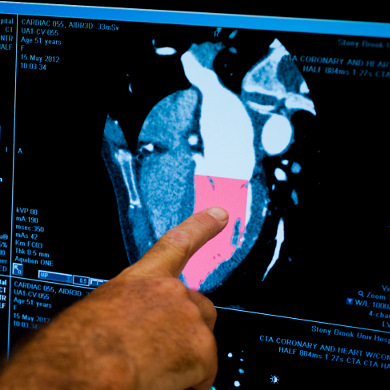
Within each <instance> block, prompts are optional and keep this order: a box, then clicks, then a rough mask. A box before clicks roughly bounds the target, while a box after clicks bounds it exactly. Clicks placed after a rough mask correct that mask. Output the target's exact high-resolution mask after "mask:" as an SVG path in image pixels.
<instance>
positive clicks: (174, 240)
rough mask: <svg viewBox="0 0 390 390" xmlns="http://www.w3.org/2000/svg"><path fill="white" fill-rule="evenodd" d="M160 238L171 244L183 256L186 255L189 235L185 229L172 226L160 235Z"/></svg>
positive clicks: (189, 239) (188, 248)
mask: <svg viewBox="0 0 390 390" xmlns="http://www.w3.org/2000/svg"><path fill="white" fill-rule="evenodd" d="M161 240H162V241H163V242H165V243H166V244H167V245H169V246H172V247H173V248H174V249H175V250H177V251H179V252H180V253H181V254H182V255H184V256H186V255H187V254H188V253H189V251H190V249H191V237H190V235H189V234H188V233H187V232H186V231H183V230H180V229H176V228H173V229H171V230H168V231H167V232H166V233H165V234H164V235H163V236H162V237H161Z"/></svg>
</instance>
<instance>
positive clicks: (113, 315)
mask: <svg viewBox="0 0 390 390" xmlns="http://www.w3.org/2000/svg"><path fill="white" fill-rule="evenodd" d="M227 222H228V214H227V212H226V211H225V210H223V209H220V208H212V209H209V210H205V211H202V212H200V213H197V214H194V215H193V216H191V217H190V218H188V219H187V220H186V221H184V222H183V223H182V224H180V225H179V226H177V227H175V228H173V229H171V230H170V231H168V232H167V233H166V234H165V235H164V236H163V237H161V238H160V240H159V241H158V242H157V243H156V244H155V245H154V246H153V247H152V248H151V249H150V250H149V251H148V252H147V253H146V254H145V255H144V256H143V257H142V258H141V259H140V260H139V261H138V262H137V263H136V264H134V265H133V266H131V267H128V268H127V269H125V270H124V271H122V272H121V273H120V274H119V275H118V276H116V277H115V278H113V279H111V280H110V281H109V282H107V283H106V284H104V285H103V286H101V287H99V288H97V289H96V290H94V291H93V292H92V293H91V294H89V295H88V296H87V297H86V298H84V299H82V300H80V301H79V302H78V303H76V304H74V305H73V306H71V307H69V308H68V309H66V310H65V311H64V312H62V313H61V314H60V315H59V316H58V317H57V318H56V319H54V320H52V321H51V323H50V324H49V325H48V326H47V327H45V328H43V329H41V330H40V331H38V332H37V334H36V336H34V337H33V338H32V340H30V341H29V342H28V343H27V344H26V345H25V346H23V347H22V348H21V349H20V350H19V351H18V352H17V353H16V354H15V356H14V357H13V358H12V359H11V361H10V362H9V364H8V366H6V368H5V369H4V371H3V373H2V375H1V376H0V388H1V389H2V390H6V389H7V390H8V389H15V390H16V389H18V390H19V389H23V390H35V389H39V390H46V389H50V390H53V389H56V390H57V389H66V390H69V389H72V390H73V389H75V390H79V389H126V390H151V389H153V390H185V389H195V390H209V389H210V387H211V386H212V384H213V382H214V379H215V376H216V373H217V347H216V342H215V338H214V335H213V329H214V324H215V321H216V310H215V308H214V305H213V304H212V302H211V301H209V300H208V299H207V298H206V297H204V296H202V295H201V294H200V293H198V292H196V291H192V290H189V289H188V288H186V287H185V286H184V284H183V283H182V282H180V281H179V280H178V279H177V278H178V276H179V275H180V273H181V271H182V269H183V268H184V266H185V264H186V262H187V261H188V259H189V258H190V257H191V256H192V255H193V254H194V253H195V252H196V251H197V250H198V249H199V248H200V247H201V246H202V245H204V244H205V243H206V242H207V241H208V240H209V239H211V238H212V237H214V236H215V235H216V234H218V233H219V232H220V231H221V230H222V229H223V228H224V227H225V226H226V224H227Z"/></svg>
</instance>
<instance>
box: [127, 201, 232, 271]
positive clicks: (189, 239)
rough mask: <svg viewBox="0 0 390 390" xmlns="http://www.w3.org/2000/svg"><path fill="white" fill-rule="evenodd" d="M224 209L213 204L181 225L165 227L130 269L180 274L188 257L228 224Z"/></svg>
mask: <svg viewBox="0 0 390 390" xmlns="http://www.w3.org/2000/svg"><path fill="white" fill-rule="evenodd" d="M228 220H229V214H228V212H227V211H226V210H224V209H222V208H219V207H213V208H211V209H207V210H203V211H201V212H199V213H196V214H193V215H192V216H191V217H189V218H187V219H186V220H185V221H184V222H182V223H181V224H180V225H178V226H176V227H174V228H172V229H170V230H168V231H167V232H166V233H165V234H164V235H163V236H162V237H161V238H160V239H159V240H158V241H157V242H156V244H155V245H154V246H153V247H152V248H151V249H149V251H148V252H146V253H145V255H144V256H143V257H142V258H141V259H140V260H139V261H138V262H137V263H136V264H134V265H133V266H132V268H133V271H137V272H142V273H146V274H151V275H154V276H156V275H161V276H166V275H169V276H174V277H179V275H180V274H181V272H182V270H183V268H184V266H185V265H186V263H187V261H188V260H189V259H190V257H191V256H192V255H193V254H194V253H195V252H196V251H197V250H198V249H199V248H200V247H202V246H203V245H204V244H205V243H206V242H207V241H209V240H211V239H212V238H213V237H215V236H216V235H217V234H218V233H219V232H220V231H221V230H222V229H223V228H224V227H225V226H226V225H227V223H228Z"/></svg>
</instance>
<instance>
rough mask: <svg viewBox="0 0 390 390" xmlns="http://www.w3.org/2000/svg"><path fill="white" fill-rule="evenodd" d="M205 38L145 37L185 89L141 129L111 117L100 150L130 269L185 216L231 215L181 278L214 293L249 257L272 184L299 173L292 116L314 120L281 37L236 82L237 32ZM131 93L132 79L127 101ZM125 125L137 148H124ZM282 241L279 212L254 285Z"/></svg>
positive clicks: (293, 194)
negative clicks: (292, 155)
mask: <svg viewBox="0 0 390 390" xmlns="http://www.w3.org/2000/svg"><path fill="white" fill-rule="evenodd" d="M210 35H211V34H210ZM211 36H212V39H208V40H207V39H198V40H193V41H192V42H190V43H188V44H187V46H186V47H185V49H183V45H182V46H181V47H180V48H178V47H175V46H174V45H172V44H171V45H168V44H167V43H166V42H164V40H158V39H151V42H150V46H151V48H152V50H153V56H154V57H155V58H162V59H167V58H168V59H174V61H176V64H179V65H178V68H179V69H181V72H182V75H183V78H185V82H186V83H185V84H186V85H185V87H184V88H183V87H182V85H180V86H179V88H178V89H177V90H175V91H173V92H170V93H169V94H167V95H166V96H163V97H161V98H159V100H158V101H157V102H156V103H155V104H154V105H153V107H152V108H151V109H150V110H149V112H148V113H147V114H146V116H145V118H144V120H143V123H139V124H137V123H136V121H134V122H133V125H131V126H129V125H127V126H126V129H124V127H125V126H122V124H121V120H120V119H117V118H115V117H113V116H112V115H110V114H108V116H107V119H106V124H105V129H104V136H103V147H102V156H103V158H104V161H105V164H106V167H107V170H108V172H109V175H110V178H111V181H112V184H113V189H114V191H115V196H116V200H117V205H118V215H119V220H120V226H121V230H122V236H123V242H124V245H125V248H126V252H127V257H128V261H129V263H130V264H132V263H134V262H135V261H137V259H139V258H140V256H142V255H143V254H144V253H145V252H146V251H147V250H148V249H149V248H150V247H151V246H152V245H153V244H154V243H155V242H156V240H157V239H159V238H160V237H161V236H162V235H163V234H164V233H165V232H166V231H167V230H168V229H170V228H172V227H174V226H175V225H177V224H179V223H180V222H181V221H183V220H184V219H186V218H187V217H188V216H190V215H191V214H193V213H196V212H198V211H201V210H203V209H205V208H209V207H213V206H220V207H224V208H225V209H226V210H228V211H229V215H230V218H229V223H228V225H227V227H226V228H225V229H224V231H223V232H222V233H221V234H219V235H218V236H217V237H215V238H214V239H213V240H211V241H210V242H209V243H207V244H206V245H205V246H204V247H203V248H201V249H200V250H199V251H198V252H197V253H196V254H195V255H194V256H193V257H192V258H191V259H190V260H189V262H188V264H187V265H186V267H185V268H184V270H183V272H182V275H181V280H182V281H183V282H184V283H185V284H186V285H187V286H188V287H190V288H192V289H195V290H199V291H201V292H203V293H207V292H212V291H214V290H216V289H217V288H218V287H219V286H221V285H222V284H223V283H224V282H225V281H226V280H227V279H229V277H230V276H231V275H232V274H233V273H234V271H235V269H236V268H237V267H238V266H239V265H240V264H241V262H242V261H243V259H245V258H246V257H247V255H248V254H249V252H250V251H251V249H252V248H253V246H254V244H255V243H256V241H257V240H258V237H259V235H260V233H261V231H262V229H263V227H264V221H265V219H266V218H267V216H269V214H270V213H271V210H270V208H269V204H270V202H271V201H272V197H273V192H274V190H275V186H277V185H278V183H282V184H285V183H287V182H288V181H289V178H290V177H291V176H294V175H295V176H296V175H299V173H300V170H301V166H300V164H299V162H296V161H289V160H288V159H287V158H284V156H285V153H286V152H287V151H288V150H289V148H290V147H291V145H293V144H294V142H295V129H294V126H293V123H292V117H293V115H294V114H295V113H296V112H297V111H305V112H307V113H309V114H310V115H311V116H313V117H314V116H316V110H315V107H314V103H313V101H312V99H311V98H310V95H309V87H308V85H307V84H306V82H305V80H304V78H303V77H302V75H301V73H300V72H299V70H298V68H297V66H296V64H294V63H293V62H291V61H289V60H288V59H289V57H290V53H289V52H288V51H287V49H286V48H285V46H284V45H283V43H282V42H281V41H280V40H279V39H277V38H274V39H273V40H271V43H270V44H268V45H267V47H266V49H265V50H263V52H262V54H259V55H257V56H253V59H251V64H250V66H248V67H247V69H245V71H241V72H236V73H235V74H234V78H233V73H234V70H232V69H231V68H234V61H235V57H236V56H237V55H238V54H239V51H240V47H239V46H240V42H242V40H243V38H242V37H240V31H239V30H233V29H232V30H225V29H220V28H216V29H214V30H213V32H212V35H211ZM168 43H171V42H168ZM251 44H252V46H254V47H256V42H252V43H251ZM254 52H255V53H256V51H255V50H254ZM232 64H233V65H232ZM229 72H230V73H229ZM237 73H238V74H237ZM229 76H231V77H230V78H229ZM229 80H230V81H229ZM233 80H234V81H233ZM182 84H184V83H182ZM133 88H134V86H133V83H132V82H131V74H129V75H128V79H127V81H126V93H127V94H128V95H129V96H131V95H132V94H135V90H133ZM134 89H135V88H134ZM123 111H126V106H124V108H123ZM123 115H124V114H122V117H123ZM128 115H131V114H128ZM118 117H119V116H118ZM129 122H130V123H131V119H129V118H127V123H129ZM132 126H133V128H131V127H132ZM129 128H130V131H131V133H132V135H131V137H133V141H131V142H133V143H134V145H136V146H135V147H130V145H129V135H128V134H126V132H127V133H128V132H129ZM134 138H136V140H134ZM276 160H277V161H278V163H277V164H274V165H272V163H271V165H270V164H268V171H266V170H265V169H264V165H265V164H267V161H276ZM269 166H271V167H272V168H271V170H270V169H269ZM269 176H272V178H271V177H269ZM288 197H289V199H288V202H289V203H291V204H292V205H297V204H298V203H299V196H298V193H297V191H295V190H294V188H293V187H291V189H290V190H289V193H288ZM286 234H287V233H286V230H285V220H284V216H283V213H279V215H278V216H277V221H276V223H274V224H273V228H272V235H273V237H274V240H275V245H274V247H273V250H272V253H270V254H269V256H268V257H269V258H267V264H266V267H265V269H264V272H263V275H262V278H261V279H260V280H259V283H261V282H262V281H264V280H265V279H266V278H267V276H268V274H269V272H271V271H272V268H273V266H274V265H275V263H276V262H277V261H278V259H279V255H280V251H281V248H282V246H283V242H284V240H285V236H286Z"/></svg>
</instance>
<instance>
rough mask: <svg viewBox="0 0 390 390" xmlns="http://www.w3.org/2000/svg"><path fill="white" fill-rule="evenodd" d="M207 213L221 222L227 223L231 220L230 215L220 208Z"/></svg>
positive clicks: (209, 210)
mask: <svg viewBox="0 0 390 390" xmlns="http://www.w3.org/2000/svg"><path fill="white" fill-rule="evenodd" d="M206 212H207V214H209V215H211V216H212V217H214V218H215V219H218V221H221V222H222V221H226V220H227V219H228V218H229V213H228V212H227V211H226V210H224V209H222V208H220V207H212V208H211V209H208V210H206Z"/></svg>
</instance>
